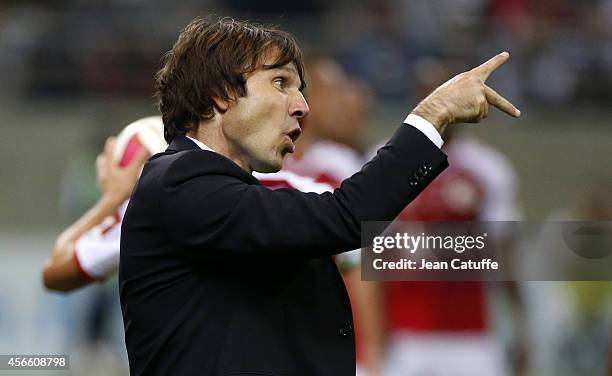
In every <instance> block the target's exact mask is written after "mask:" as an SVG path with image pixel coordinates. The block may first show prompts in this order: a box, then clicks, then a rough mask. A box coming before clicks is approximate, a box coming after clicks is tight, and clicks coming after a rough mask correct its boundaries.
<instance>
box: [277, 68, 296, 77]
mask: <svg viewBox="0 0 612 376" xmlns="http://www.w3.org/2000/svg"><path fill="white" fill-rule="evenodd" d="M273 69H278V70H282V71H285V72H287V73H293V74H294V75H296V76H298V77H299V76H300V75H299V74H298V71H297V69H295V67H293V66H291V67H287V66H282V67H276V68H273Z"/></svg>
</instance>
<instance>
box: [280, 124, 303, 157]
mask: <svg viewBox="0 0 612 376" xmlns="http://www.w3.org/2000/svg"><path fill="white" fill-rule="evenodd" d="M300 134H302V130H301V129H300V128H295V129H294V130H292V131H291V132H289V133H287V134H286V135H285V139H286V141H287V142H286V143H285V147H284V148H283V154H286V153H293V152H294V151H295V141H296V140H297V139H298V137H300Z"/></svg>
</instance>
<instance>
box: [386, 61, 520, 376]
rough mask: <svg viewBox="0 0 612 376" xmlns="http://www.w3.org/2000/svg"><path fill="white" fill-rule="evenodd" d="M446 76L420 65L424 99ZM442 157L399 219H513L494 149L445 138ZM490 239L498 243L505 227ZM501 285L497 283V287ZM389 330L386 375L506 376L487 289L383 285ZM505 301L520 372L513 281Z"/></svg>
mask: <svg viewBox="0 0 612 376" xmlns="http://www.w3.org/2000/svg"><path fill="white" fill-rule="evenodd" d="M447 75H448V72H447V70H446V69H445V66H444V65H443V64H441V63H439V62H436V61H433V60H431V61H428V62H427V63H426V64H425V65H423V66H422V72H421V74H420V75H417V77H418V78H419V84H420V89H419V91H420V92H421V93H422V94H423V96H424V95H426V94H427V93H428V92H430V91H431V90H433V89H434V88H435V87H436V86H437V85H438V83H439V82H443V81H444V80H445V78H446V76H447ZM443 150H444V152H445V153H446V154H447V155H448V158H449V162H450V166H449V168H447V170H446V171H444V172H443V173H442V174H440V176H439V177H438V178H437V179H436V180H435V181H434V182H432V184H431V185H430V186H429V187H427V188H426V189H425V190H424V191H423V193H422V194H421V195H420V196H419V197H417V199H416V200H415V201H413V202H412V203H411V204H410V205H409V206H408V207H407V208H406V209H405V210H404V212H402V213H401V214H400V216H399V219H400V220H405V221H512V220H518V219H519V210H518V204H517V202H516V196H517V195H516V177H515V174H514V170H513V168H512V166H511V165H510V163H509V162H508V161H507V160H506V158H504V157H503V156H502V155H501V154H500V153H499V152H497V151H495V150H494V149H493V148H491V147H490V146H487V145H485V144H484V143H482V142H480V141H479V140H478V139H476V138H475V137H474V136H471V135H467V134H461V133H457V131H455V130H454V129H453V130H452V131H451V132H448V133H447V137H446V140H445V144H444V148H443ZM500 230H501V231H499V233H498V234H496V237H497V238H496V239H495V240H496V242H497V243H499V244H500V246H508V244H507V243H506V244H503V243H505V242H507V241H508V240H509V239H505V238H504V237H505V235H504V231H503V228H502V229H500ZM500 285H501V283H499V284H496V286H500ZM381 287H382V300H383V302H384V303H383V307H384V309H385V311H386V312H385V314H384V319H385V323H386V325H387V328H386V329H387V330H388V340H389V342H388V344H389V347H388V349H387V354H386V355H387V359H388V362H387V365H386V368H385V375H389V376H396V375H397V376H399V375H402V376H412V375H414V376H417V375H431V376H438V375H439V376H444V375H458V376H460V375H466V376H467V375H482V376H497V375H507V374H508V372H507V371H506V369H507V365H506V361H505V356H504V353H505V352H504V347H503V343H502V341H501V340H499V338H496V336H495V334H494V333H493V332H492V327H491V324H492V323H491V321H492V320H491V317H492V316H491V315H490V312H489V308H490V307H489V302H488V298H487V289H486V287H487V285H486V284H485V283H484V282H479V281H466V282H463V281H461V282H457V281H418V282H417V281H414V282H412V281H406V282H385V283H382V285H381ZM505 287H508V290H507V292H508V297H509V298H510V299H511V300H512V303H513V308H515V317H514V318H515V319H516V320H515V322H516V323H517V325H518V326H517V329H518V330H517V331H516V333H517V337H518V338H517V343H518V344H519V345H518V346H516V349H517V351H516V358H517V359H516V360H517V365H516V368H517V369H516V370H517V372H518V373H522V372H523V371H524V363H525V360H524V357H525V352H524V349H525V337H524V330H523V328H522V325H524V320H523V319H522V318H523V314H522V311H523V308H522V304H521V300H520V299H519V295H518V290H517V288H516V285H515V284H512V283H510V284H508V285H506V286H505Z"/></svg>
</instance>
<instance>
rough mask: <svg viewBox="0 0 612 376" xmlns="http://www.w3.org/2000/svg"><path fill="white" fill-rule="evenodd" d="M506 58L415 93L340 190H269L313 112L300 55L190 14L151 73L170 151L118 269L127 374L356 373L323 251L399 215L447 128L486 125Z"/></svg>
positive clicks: (441, 163) (283, 42)
mask: <svg viewBox="0 0 612 376" xmlns="http://www.w3.org/2000/svg"><path fill="white" fill-rule="evenodd" d="M507 57H508V55H507V53H503V54H500V55H498V56H496V57H494V58H493V59H491V60H490V61H488V62H486V63H485V64H483V65H482V66H480V67H477V68H475V69H474V70H472V71H469V72H466V73H463V74H461V75H459V76H457V77H455V78H453V79H452V80H451V81H449V82H448V83H446V84H445V85H443V86H441V87H440V88H438V89H437V90H436V91H435V92H434V93H432V94H431V95H430V96H429V97H427V98H426V99H425V100H423V102H421V103H420V104H419V105H418V106H417V107H416V108H415V110H414V111H413V112H412V114H411V115H409V116H408V118H407V119H406V123H407V124H404V125H401V126H400V127H399V129H398V130H397V131H396V132H395V135H394V136H393V137H392V139H391V140H390V141H389V143H388V144H387V145H386V146H384V147H383V148H381V149H380V151H379V152H378V155H377V156H376V157H375V158H374V159H373V160H372V161H370V162H369V163H368V164H366V165H365V166H364V167H363V169H362V170H361V171H360V172H358V173H357V174H355V175H354V176H352V177H350V178H349V179H347V180H345V181H344V182H343V183H342V185H341V187H340V188H339V189H337V190H336V191H335V192H333V193H324V194H315V193H302V192H298V191H295V190H290V189H279V190H276V191H273V190H270V189H268V188H265V187H264V186H262V185H261V184H260V183H259V181H258V180H257V179H255V178H254V177H253V176H252V175H251V172H253V171H260V172H272V171H277V170H279V169H280V168H281V166H282V160H283V157H284V156H285V155H286V153H291V152H293V150H294V142H295V140H296V138H297V137H298V136H299V134H300V132H301V130H300V125H299V120H300V119H301V118H302V117H304V116H306V115H307V114H308V111H309V109H308V105H307V103H306V101H305V100H304V97H303V96H302V93H301V89H302V88H303V87H304V79H303V75H304V72H303V65H302V56H301V52H300V50H299V48H298V46H297V44H296V42H295V40H294V39H293V37H292V36H291V35H290V34H288V33H285V32H283V31H280V30H276V29H272V28H265V27H262V26H259V25H254V24H250V23H245V22H237V21H234V20H231V19H227V18H220V19H213V20H203V19H196V20H194V21H193V22H192V23H191V24H189V25H188V26H187V28H186V29H184V30H183V32H182V33H181V35H180V36H179V39H178V41H177V42H176V44H175V45H174V47H173V49H172V50H171V51H170V52H169V53H168V54H167V55H166V59H165V62H164V66H163V68H162V69H161V70H160V71H159V72H158V74H157V77H156V85H157V91H158V98H159V107H160V110H161V113H162V116H163V120H164V125H165V136H166V138H167V140H168V141H169V142H170V146H169V147H168V149H167V150H166V151H165V152H164V153H161V154H157V155H155V156H154V157H153V158H151V159H150V160H149V161H148V162H147V163H146V165H145V167H144V170H143V172H142V175H141V178H140V181H139V183H138V185H137V187H136V189H135V190H134V193H133V195H132V198H131V201H130V204H129V207H128V209H127V212H126V215H125V219H124V222H123V228H122V238H121V262H120V271H119V280H120V293H121V305H122V310H123V318H124V324H125V335H126V345H127V349H128V356H129V360H130V369H131V372H132V374H133V375H182V376H186V375H242V374H244V375H276V376H278V375H308V376H312V375H354V372H355V352H354V339H353V335H352V333H353V322H352V317H351V309H350V303H349V300H348V297H347V293H346V290H345V287H344V284H343V282H342V279H341V277H340V275H339V273H338V270H337V269H336V266H335V264H334V263H333V262H332V259H331V256H332V255H334V254H337V253H340V252H344V251H349V250H352V249H355V248H358V247H359V246H360V223H361V222H362V221H369V220H392V219H393V218H394V217H395V216H396V215H397V214H398V213H399V212H400V211H401V210H402V209H403V208H404V207H405V206H406V205H407V204H408V202H410V201H411V200H412V199H413V198H414V197H415V196H416V195H417V194H418V193H419V192H421V191H422V190H423V188H424V187H425V186H426V185H427V184H428V183H429V182H430V181H431V180H432V179H433V178H434V177H435V176H436V175H437V174H439V173H440V172H441V171H442V170H443V169H444V168H445V167H446V166H447V162H446V157H445V155H444V154H443V153H442V152H441V151H440V148H439V146H440V145H441V144H442V139H441V138H440V134H442V132H443V131H444V128H445V127H446V125H447V124H450V123H454V122H462V121H479V120H480V119H482V118H483V117H484V116H486V113H487V109H488V103H491V104H494V105H495V106H497V107H499V108H501V109H502V110H504V111H506V112H508V113H509V114H511V115H514V116H518V110H516V109H515V108H514V106H512V105H511V104H510V103H509V102H508V101H506V100H505V99H503V98H502V97H500V96H499V95H497V94H496V93H495V92H494V91H493V90H491V89H490V88H488V87H487V86H485V85H484V80H485V79H486V77H487V76H488V74H489V73H490V72H492V71H493V70H494V69H496V68H497V67H498V66H500V65H501V64H502V63H503V62H504V61H505V60H506V59H507Z"/></svg>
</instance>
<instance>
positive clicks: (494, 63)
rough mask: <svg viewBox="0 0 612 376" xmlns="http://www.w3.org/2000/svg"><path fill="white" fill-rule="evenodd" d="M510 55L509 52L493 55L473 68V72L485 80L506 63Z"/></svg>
mask: <svg viewBox="0 0 612 376" xmlns="http://www.w3.org/2000/svg"><path fill="white" fill-rule="evenodd" d="M509 57H510V54H509V53H508V52H502V53H501V54H498V55H495V56H493V57H492V58H490V59H489V60H487V61H485V62H484V63H482V64H480V65H479V66H477V67H476V68H474V69H472V72H474V73H476V74H477V75H479V76H480V78H481V79H482V80H483V81H485V80H486V79H487V78H489V75H490V74H491V73H492V72H493V71H494V70H496V69H497V68H499V67H500V66H502V64H504V63H505V62H506V60H508V58H509Z"/></svg>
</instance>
